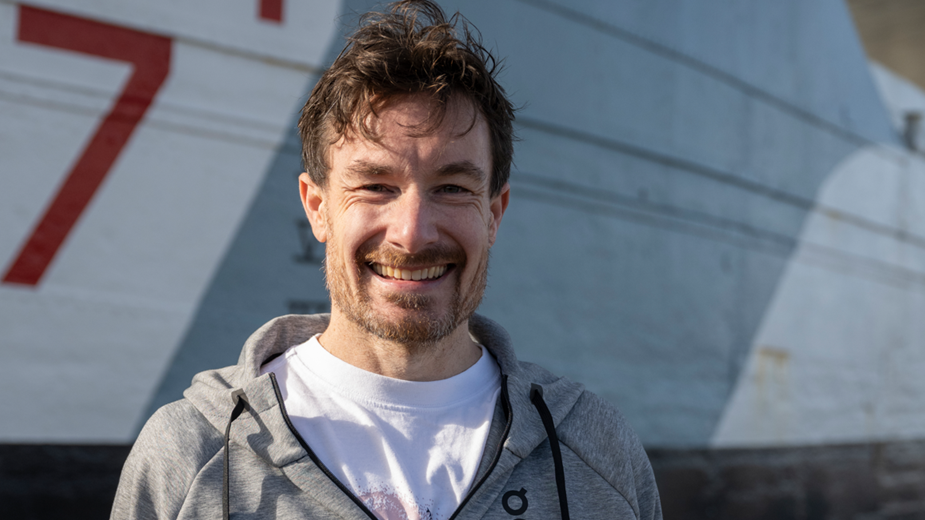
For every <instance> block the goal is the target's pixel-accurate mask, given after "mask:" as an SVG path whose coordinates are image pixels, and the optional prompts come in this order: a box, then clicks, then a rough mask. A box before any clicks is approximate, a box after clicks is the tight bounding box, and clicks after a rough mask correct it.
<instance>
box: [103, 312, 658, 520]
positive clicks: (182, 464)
mask: <svg viewBox="0 0 925 520" xmlns="http://www.w3.org/2000/svg"><path fill="white" fill-rule="evenodd" d="M327 324H328V316H327V315H317V316H283V317H281V318H277V319H275V320H273V321H270V322H269V323H267V324H266V325H264V326H263V327H261V328H260V329H259V330H258V331H257V332H255V333H254V334H253V335H252V336H251V337H250V338H249V339H248V340H247V342H246V343H245V344H244V350H243V351H242V352H241V357H240V359H239V360H238V364H237V365H235V366H232V367H227V368H222V369H219V370H209V371H206V372H202V373H200V374H197V375H196V376H195V377H194V378H193V384H192V386H190V388H188V389H187V390H186V391H185V392H184V394H183V395H184V399H182V400H180V401H176V402H173V403H170V404H168V405H166V406H164V407H162V408H161V409H159V410H158V411H157V412H156V413H155V414H154V415H153V416H152V417H151V419H150V420H149V421H148V423H147V424H146V425H145V427H144V429H142V431H141V434H140V435H139V437H138V440H137V441H136V443H135V446H134V447H133V448H132V451H131V454H130V455H129V457H128V460H127V461H126V463H125V467H124V468H123V471H122V478H121V481H120V483H119V489H118V491H117V493H116V500H115V504H114V506H113V510H112V516H111V518H112V519H123V518H182V519H193V518H220V517H221V516H222V514H223V496H226V497H227V506H226V507H228V509H229V510H230V515H231V517H233V518H247V519H270V518H293V519H295V518H345V519H357V520H360V519H367V520H368V519H369V518H371V517H372V518H375V516H373V515H372V514H371V513H369V511H368V510H367V509H366V508H365V506H363V504H362V503H361V502H360V501H359V500H358V499H357V498H356V497H355V496H353V495H352V494H351V493H350V492H349V491H348V490H347V489H346V488H345V487H344V485H343V484H341V483H340V482H338V481H337V480H336V479H335V478H334V477H333V476H332V475H331V474H330V472H329V471H328V470H327V468H325V467H324V466H323V464H321V463H320V462H319V461H318V460H317V458H316V457H315V455H314V453H312V451H311V449H310V447H309V446H307V445H306V444H305V442H304V441H303V440H302V439H301V438H300V437H299V436H298V434H297V433H296V432H295V429H294V428H293V427H292V425H291V423H290V422H289V417H288V416H287V415H286V411H285V408H284V407H283V403H282V399H281V397H280V393H279V388H278V386H277V384H276V380H275V378H274V377H273V376H272V374H266V375H263V376H261V375H259V374H260V367H261V365H263V364H264V363H265V362H266V361H267V360H268V359H269V358H271V357H273V356H275V355H278V354H280V353H282V352H284V351H285V350H286V349H287V348H289V347H291V346H294V345H298V344H300V343H303V342H304V341H306V340H308V339H309V338H310V337H311V336H313V335H314V334H316V333H318V332H323V331H324V329H325V328H327ZM469 326H470V332H471V334H472V336H473V337H474V338H475V339H476V340H477V341H478V342H479V343H481V344H482V345H484V346H485V347H486V348H487V349H488V350H489V352H491V353H492V355H494V357H495V359H496V360H497V361H498V364H499V366H500V367H501V373H502V377H503V381H502V393H501V397H500V398H499V400H498V406H497V407H496V410H495V415H494V418H493V420H492V425H491V430H490V433H489V437H488V442H487V444H486V446H485V452H484V453H483V455H482V460H481V463H480V466H479V469H478V472H477V473H476V477H475V481H474V482H473V484H472V487H471V489H470V490H469V493H468V494H467V496H466V498H465V499H464V500H463V502H462V504H461V505H460V507H459V508H458V509H457V511H456V512H455V513H454V515H453V517H452V518H456V519H459V520H468V519H476V518H486V519H493V520H515V519H519V518H523V519H527V520H540V519H552V518H561V517H562V516H563V514H564V513H565V511H564V510H563V507H562V505H563V498H565V500H564V502H565V503H566V504H567V510H568V514H570V515H571V516H572V517H573V518H575V519H576V520H590V519H598V518H599V519H645V520H656V519H661V517H662V512H661V505H660V503H659V498H658V490H657V489H656V486H655V479H654V477H653V475H652V468H651V466H650V465H649V460H648V458H647V457H646V454H645V452H644V451H643V448H642V445H641V444H640V443H639V440H638V439H637V438H636V435H635V434H634V433H633V431H632V430H631V429H630V427H629V425H628V424H627V423H626V420H625V419H624V418H623V416H622V415H620V413H619V412H617V411H616V410H614V408H613V407H612V406H610V405H609V404H607V403H606V402H604V401H603V400H602V399H601V398H599V397H597V396H596V395H594V394H592V393H591V392H588V391H586V390H584V388H583V387H582V385H580V384H577V383H574V382H572V381H569V380H568V379H566V378H560V377H556V376H554V375H552V374H550V373H549V372H547V371H546V370H543V369H542V368H540V367H538V366H536V365H533V364H531V363H524V362H519V361H517V359H516V358H515V357H514V351H513V349H512V347H511V340H510V337H509V336H508V335H507V333H506V332H505V331H504V329H502V328H501V327H500V326H498V325H497V324H495V323H494V322H492V321H490V320H488V319H486V318H483V317H481V316H478V315H476V316H473V317H472V319H470V320H469ZM532 388H535V390H533V391H532V395H531V389H532ZM537 394H539V395H541V396H542V397H541V398H540V399H539V401H540V402H541V403H543V404H538V403H537ZM531 397H533V402H531ZM238 403H239V404H238ZM236 404H237V406H236ZM547 406H548V408H547ZM541 408H544V409H547V410H548V412H546V418H547V420H548V421H549V422H550V424H549V427H550V428H551V427H552V426H553V425H555V427H554V430H552V431H551V433H552V435H547V428H546V427H544V423H543V417H542V416H541V415H542V413H543V412H541V411H540V409H541ZM229 425H230V426H229ZM226 431H227V436H228V437H227V441H228V444H227V445H228V446H229V448H228V450H227V452H226V449H225V446H226V437H225V436H226ZM554 436H557V437H558V439H557V440H555V439H554V441H553V443H550V442H549V438H550V437H554ZM557 448H558V449H557ZM555 451H559V452H560V453H561V455H558V456H554V452H555ZM226 462H227V463H226ZM226 468H227V470H228V476H227V483H225V482H223V472H224V471H225V470H226ZM562 487H564V490H563V489H560V488H562ZM563 491H564V493H563ZM562 494H564V495H565V496H564V497H562V496H560V495H562Z"/></svg>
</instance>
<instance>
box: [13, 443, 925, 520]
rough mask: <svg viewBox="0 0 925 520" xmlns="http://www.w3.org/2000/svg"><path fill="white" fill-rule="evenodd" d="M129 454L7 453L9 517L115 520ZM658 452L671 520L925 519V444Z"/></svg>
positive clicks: (113, 449) (68, 449)
mask: <svg viewBox="0 0 925 520" xmlns="http://www.w3.org/2000/svg"><path fill="white" fill-rule="evenodd" d="M129 449H130V446H122V445H114V446H66V445H21V444H0V518H25V519H32V520H45V519H55V520H57V519H60V518H71V519H105V518H108V517H109V510H110V508H111V506H112V500H113V496H114V495H115V491H116V486H117V485H118V482H119V473H120V472H121V470H122V464H123V463H124V461H125V458H126V457H127V456H128V452H129ZM648 453H649V457H650V458H651V460H652V465H653V467H654V468H655V477H656V479H657V481H658V486H659V492H660V493H661V495H662V507H663V509H664V516H665V518H666V519H669V520H707V519H710V520H713V519H716V520H727V519H728V520H742V519H746V518H747V519H750V520H765V519H766V520H790V519H793V520H828V519H831V520H835V519H844V518H863V519H865V520H880V519H884V520H885V519H899V518H903V519H905V518H909V519H912V518H925V440H917V441H902V442H890V443H873V444H852V445H840V446H817V447H799V448H772V449H735V450H706V449H658V448H650V449H649V450H648ZM566 478H568V475H566Z"/></svg>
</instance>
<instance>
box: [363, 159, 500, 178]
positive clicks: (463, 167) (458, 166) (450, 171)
mask: <svg viewBox="0 0 925 520" xmlns="http://www.w3.org/2000/svg"><path fill="white" fill-rule="evenodd" d="M347 170H348V171H349V172H350V173H352V174H354V175H359V176H364V177H367V176H368V177H376V176H379V175H386V174H389V173H391V172H392V169H391V168H390V167H388V166H385V165H382V164H377V163H373V162H369V161H364V160H362V159H360V160H357V161H355V162H354V163H353V164H351V165H350V166H349V167H347ZM436 173H437V176H438V177H450V176H453V175H464V176H467V177H471V178H472V179H474V180H476V181H484V180H485V179H487V178H488V175H487V174H486V173H485V172H484V171H483V170H482V169H481V168H479V167H478V166H476V165H475V164H473V163H472V162H471V161H459V162H454V163H450V164H445V165H443V166H441V167H440V168H439V169H438V170H437V172H436Z"/></svg>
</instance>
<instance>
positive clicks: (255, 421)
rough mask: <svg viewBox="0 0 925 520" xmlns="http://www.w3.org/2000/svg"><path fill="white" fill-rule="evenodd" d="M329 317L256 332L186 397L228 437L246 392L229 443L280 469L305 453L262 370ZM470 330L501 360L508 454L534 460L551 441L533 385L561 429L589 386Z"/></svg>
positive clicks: (302, 318)
mask: <svg viewBox="0 0 925 520" xmlns="http://www.w3.org/2000/svg"><path fill="white" fill-rule="evenodd" d="M329 321H330V315H328V314H319V315H288V316H282V317H279V318H276V319H274V320H272V321H270V322H268V323H267V324H265V325H264V326H263V327H261V328H260V329H258V330H257V331H256V332H254V333H253V334H252V335H251V336H250V338H248V340H247V341H246V342H245V343H244V348H243V350H242V351H241V355H240V357H239V359H238V364H237V365H234V366H231V367H226V368H222V369H218V370H208V371H205V372H200V373H199V374H197V375H196V376H195V377H194V378H193V382H192V385H191V386H190V388H188V389H187V390H186V391H185V392H184V393H183V395H184V397H186V399H187V400H188V401H189V402H190V403H191V404H192V405H193V406H194V407H195V408H196V409H197V410H199V412H200V413H202V414H203V416H204V417H205V418H206V419H207V420H208V422H209V423H210V424H211V425H212V427H213V428H215V429H216V430H217V431H218V432H224V430H225V427H226V425H227V423H228V419H229V417H230V415H231V412H232V410H233V408H234V404H235V401H234V395H235V394H236V393H243V395H244V397H245V399H246V400H247V402H248V405H249V407H248V410H246V411H245V412H244V413H243V414H242V415H241V416H240V418H239V419H237V420H236V421H235V427H234V428H233V429H232V433H231V440H232V441H234V442H235V443H237V444H238V445H241V446H248V447H250V449H251V450H253V451H254V452H255V453H257V454H258V455H259V456H260V457H261V458H263V459H264V460H266V461H267V462H268V463H270V464H272V465H274V466H276V467H283V466H285V465H287V464H289V463H291V462H293V461H295V460H298V459H301V458H303V457H305V456H306V455H307V454H306V452H305V450H304V449H303V448H302V445H301V443H300V442H299V439H298V438H297V437H296V436H295V433H294V432H292V430H291V429H290V427H289V426H288V424H287V418H286V417H285V416H284V410H283V407H282V404H281V402H280V398H279V395H278V389H277V388H276V385H275V383H274V381H273V380H272V379H271V377H270V374H266V375H263V376H261V375H260V368H261V366H262V365H263V364H264V363H266V362H267V361H268V360H270V359H271V358H273V357H275V356H278V355H280V354H282V353H283V352H285V351H286V350H287V349H288V348H290V347H293V346H295V345H299V344H301V343H304V342H305V341H307V340H308V339H310V338H311V337H312V336H314V335H315V334H317V333H320V332H324V330H325V329H326V328H327V326H328V323H329ZM469 332H470V334H471V335H472V337H473V339H475V340H476V341H477V342H478V343H480V344H481V345H483V346H484V347H485V348H486V349H488V351H489V352H490V353H491V354H492V355H493V356H494V358H495V360H497V362H498V365H499V367H500V368H501V373H502V376H504V377H505V381H506V384H507V396H508V398H509V400H510V410H511V417H509V418H508V422H509V424H510V428H509V434H508V436H507V439H505V441H504V444H503V446H502V447H503V448H504V449H505V450H507V451H509V452H511V454H513V455H515V456H516V458H518V459H522V458H525V457H526V456H527V455H529V454H530V453H531V452H532V451H533V449H534V448H536V446H537V445H539V444H540V443H541V442H543V440H544V439H546V432H545V431H544V429H543V423H542V420H541V419H540V417H539V416H538V415H537V413H536V410H535V409H534V407H533V405H532V404H531V402H530V389H531V384H538V385H540V386H542V387H543V394H544V396H545V398H546V401H547V402H548V403H550V407H549V411H550V413H551V415H552V418H553V422H554V424H556V425H558V424H559V423H560V422H561V421H562V420H563V419H565V417H566V416H567V415H568V413H569V412H570V411H571V409H572V407H573V406H574V405H575V403H576V402H577V401H578V399H579V398H580V397H581V395H582V392H583V391H584V388H583V386H582V385H580V384H577V383H574V382H572V381H570V380H569V379H567V378H564V377H557V376H554V375H552V374H551V373H549V372H548V371H546V370H544V369H542V368H540V367H538V366H537V365H534V364H532V363H523V362H518V361H517V358H516V356H515V355H514V350H513V348H512V345H511V338H510V336H509V335H508V334H507V332H506V331H505V330H504V329H503V328H501V327H500V326H499V325H498V324H496V323H495V322H493V321H491V320H489V319H488V318H485V317H483V316H480V315H477V314H476V315H473V316H472V317H471V318H470V319H469Z"/></svg>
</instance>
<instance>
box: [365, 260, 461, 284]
mask: <svg viewBox="0 0 925 520" xmlns="http://www.w3.org/2000/svg"><path fill="white" fill-rule="evenodd" d="M373 271H375V272H376V274H378V275H379V276H385V277H387V278H395V279H398V280H415V281H418V280H430V279H431V278H440V277H441V276H443V273H445V272H446V266H445V265H438V266H434V267H428V268H425V269H418V270H416V271H409V270H407V269H398V268H393V267H390V266H387V265H382V264H376V263H373Z"/></svg>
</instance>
